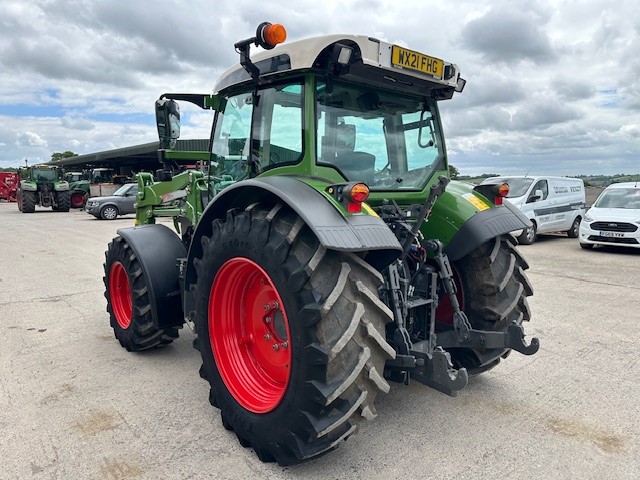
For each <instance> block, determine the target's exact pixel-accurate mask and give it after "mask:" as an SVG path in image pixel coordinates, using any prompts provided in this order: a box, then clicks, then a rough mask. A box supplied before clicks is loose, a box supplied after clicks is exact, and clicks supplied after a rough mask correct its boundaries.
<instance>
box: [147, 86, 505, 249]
mask: <svg viewBox="0 0 640 480" xmlns="http://www.w3.org/2000/svg"><path fill="white" fill-rule="evenodd" d="M289 82H290V83H291V84H292V85H293V87H296V85H298V84H299V85H298V87H296V88H293V87H285V88H282V89H281V90H279V91H277V92H276V93H281V94H283V95H286V93H287V88H288V89H289V90H296V91H298V90H302V91H303V92H304V93H303V94H301V97H302V101H301V102H300V103H301V105H302V108H301V112H302V120H301V123H302V127H303V128H302V131H301V138H300V150H301V151H302V153H301V155H300V156H299V157H298V158H297V159H296V160H297V161H295V162H284V163H286V164H283V165H276V166H274V167H269V168H266V169H264V171H252V170H251V166H250V164H249V162H246V163H247V164H246V165H244V164H242V165H243V166H242V168H240V167H238V164H239V163H240V161H239V160H235V161H230V160H229V157H230V155H227V157H225V155H221V154H219V153H218V154H216V153H210V152H179V151H174V150H170V149H163V150H162V154H163V156H164V158H165V160H167V161H177V162H180V161H181V162H183V163H194V162H196V161H199V162H202V161H204V162H206V163H207V164H208V165H210V167H209V169H208V174H207V173H203V172H201V171H197V170H189V171H186V172H183V173H179V174H177V175H174V176H173V177H172V178H171V179H170V180H166V181H162V182H154V180H153V176H152V175H151V174H149V173H140V174H138V175H137V182H138V184H139V193H138V198H137V202H136V207H137V214H136V224H138V225H144V224H152V223H155V217H173V218H174V223H175V225H176V229H177V230H178V232H179V233H182V234H183V233H184V230H185V228H186V227H187V226H188V225H193V226H195V225H197V224H198V222H199V221H200V218H201V216H202V215H203V212H204V209H205V207H206V206H207V201H206V200H203V199H207V200H208V199H212V201H214V202H215V196H216V195H217V194H218V193H220V192H221V191H222V190H223V189H224V188H226V187H227V186H229V185H232V184H235V183H237V182H238V181H239V182H242V180H243V179H246V178H261V177H269V176H274V175H287V176H295V178H297V179H298V180H299V181H301V182H303V183H305V184H307V185H309V186H310V187H312V188H313V189H315V190H316V191H318V192H320V193H321V194H322V195H323V196H324V197H325V198H326V200H327V202H328V203H329V204H331V205H332V206H333V207H334V208H335V209H336V210H337V211H339V212H340V214H341V215H343V216H344V217H348V216H351V215H365V216H366V215H374V216H375V215H377V214H376V212H375V211H374V210H375V209H376V208H377V207H380V206H381V205H382V204H383V202H396V203H397V204H398V205H399V206H401V207H403V208H408V207H410V206H411V205H421V204H422V203H424V201H425V199H426V198H427V196H428V193H429V190H430V188H431V186H432V185H433V184H434V183H436V182H437V181H438V177H440V176H442V175H445V176H448V165H447V156H446V148H445V146H444V137H443V135H442V133H441V132H442V128H441V125H440V118H439V112H438V108H437V103H436V102H435V101H432V102H430V101H428V100H427V104H426V105H428V108H429V109H430V114H431V118H430V122H427V121H424V122H423V123H424V126H423V127H420V129H419V135H420V134H424V136H425V137H426V136H427V134H428V133H429V131H428V130H427V128H428V129H429V130H430V131H431V138H435V139H436V142H435V143H437V145H438V147H437V149H438V152H437V153H438V154H437V155H435V154H434V155H435V156H434V159H433V160H432V162H431V166H427V167H425V168H424V171H425V172H428V177H423V178H422V180H421V183H420V184H416V185H413V186H412V188H395V184H393V185H390V188H386V189H385V187H384V185H383V186H382V187H376V185H375V184H374V185H371V187H372V188H371V190H372V191H371V194H370V196H369V199H368V201H367V203H368V205H370V206H371V207H373V208H363V209H362V211H361V212H360V213H349V212H348V211H347V209H346V206H345V205H344V204H343V203H342V202H338V201H337V200H336V199H335V198H334V197H333V196H332V195H330V194H329V193H328V192H327V189H328V188H329V187H330V186H331V185H335V184H345V183H347V181H354V180H355V181H357V180H359V179H358V178H348V179H347V180H345V178H344V177H343V175H342V174H341V171H340V170H339V169H336V168H334V167H333V166H331V165H327V164H322V163H321V162H320V161H319V158H318V157H319V155H320V149H319V148H318V147H317V145H318V144H319V143H321V142H322V141H323V139H322V138H320V137H321V135H320V133H319V132H318V126H317V118H318V116H319V113H318V111H317V108H319V107H317V102H318V101H319V100H318V98H319V97H320V93H318V92H323V90H322V89H323V88H324V87H323V86H322V82H323V79H322V78H321V77H318V76H317V75H314V74H306V75H304V76H301V75H300V73H298V75H297V76H292V79H291V80H290V81H289ZM254 88H255V87H254V86H250V89H248V90H247V89H245V90H244V91H245V92H247V93H246V94H244V97H246V100H247V102H256V100H255V95H256V94H255V93H252V92H253V90H254ZM348 88H351V87H350V86H349V85H348V84H346V86H345V90H346V89H348ZM369 91H371V92H375V91H376V90H374V89H369V90H367V92H369ZM241 92H242V90H241ZM283 92H284V93H283ZM252 95H253V98H254V100H251V98H252ZM202 97H205V99H206V100H205V101H204V102H202V101H200V106H201V107H203V106H204V107H205V108H206V107H208V108H210V109H213V110H214V113H216V116H215V119H214V128H213V129H212V132H213V133H212V135H213V138H212V145H213V150H214V151H215V150H216V145H217V144H218V145H219V144H220V143H221V137H216V132H217V131H218V130H220V128H221V126H220V125H218V123H222V122H223V120H222V118H223V115H222V114H223V112H225V107H226V106H227V103H228V101H234V100H235V99H237V98H242V97H243V95H242V94H240V95H239V94H238V89H237V88H236V89H235V90H232V91H231V92H230V93H227V92H225V91H222V92H221V93H219V94H218V95H213V96H204V95H203V96H200V97H199V98H202ZM183 99H184V98H183ZM194 103H195V102H194ZM256 103H257V102H256ZM423 108H425V109H426V108H427V107H426V106H425V107H423ZM216 109H217V110H216ZM415 118H416V119H418V114H415ZM419 122H422V120H421V119H419V120H418V123H419ZM169 123H170V122H169V121H167V124H169ZM414 123H415V122H414ZM361 128H362V127H361ZM159 130H160V128H159ZM167 130H168V129H167ZM178 130H179V128H178ZM423 130H424V133H423V132H422V131H423ZM325 133H326V132H325ZM385 136H386V134H385ZM225 138H226V137H225ZM418 141H420V137H418ZM216 142H218V143H216ZM226 142H227V141H226V140H225V148H226V147H227V145H226ZM167 144H169V142H167ZM228 144H229V151H231V145H232V141H231V140H229V141H228ZM271 148H272V150H274V149H275V148H276V147H271ZM435 148H436V147H433V149H435ZM427 150H428V149H427ZM236 153H237V152H236ZM277 154H282V155H285V156H286V155H290V152H289V151H288V150H286V149H283V148H280V149H279V150H278V151H277ZM225 162H226V163H225ZM229 164H233V165H234V166H233V167H232V168H230V167H229V166H228V165H229ZM377 168H378V167H377V166H376V169H377ZM406 168H408V166H405V169H406ZM378 173H379V172H378ZM378 173H376V175H377V174H378ZM407 173H409V172H407ZM395 175H398V174H397V172H396V173H395V174H394V176H395ZM420 175H423V173H421V174H420ZM386 181H387V182H390V180H386ZM489 208H494V205H493V203H492V202H491V201H490V200H488V199H487V198H485V197H484V196H482V195H481V194H480V193H478V192H476V191H474V190H473V186H472V185H470V184H465V183H462V182H451V183H450V184H449V185H448V187H447V190H446V192H445V193H444V194H443V195H442V196H440V198H439V199H438V200H437V202H436V204H435V206H434V208H433V209H432V212H431V215H430V216H429V218H428V221H427V222H425V223H424V224H423V225H422V227H421V232H422V234H423V235H424V237H425V238H437V239H439V240H440V241H441V242H442V243H443V244H444V246H446V245H447V244H448V243H449V242H450V241H451V239H452V238H453V237H454V235H455V234H456V233H457V232H458V231H459V230H460V228H461V226H462V225H463V224H464V223H465V222H466V221H467V220H468V219H469V218H471V217H472V216H474V215H475V214H476V213H478V212H479V211H482V210H485V209H489ZM412 212H414V215H415V213H417V209H412ZM407 220H409V221H410V220H411V218H408V219H407Z"/></svg>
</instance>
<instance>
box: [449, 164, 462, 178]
mask: <svg viewBox="0 0 640 480" xmlns="http://www.w3.org/2000/svg"><path fill="white" fill-rule="evenodd" d="M449 176H450V177H451V180H457V179H458V177H460V172H459V171H458V169H457V168H456V167H454V166H453V165H449Z"/></svg>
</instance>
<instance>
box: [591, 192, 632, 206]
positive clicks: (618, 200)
mask: <svg viewBox="0 0 640 480" xmlns="http://www.w3.org/2000/svg"><path fill="white" fill-rule="evenodd" d="M594 206H595V207H598V208H627V209H637V210H640V188H612V189H610V190H605V191H604V192H602V195H600V197H599V198H598V200H596V203H595V205H594Z"/></svg>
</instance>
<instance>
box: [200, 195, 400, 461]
mask: <svg viewBox="0 0 640 480" xmlns="http://www.w3.org/2000/svg"><path fill="white" fill-rule="evenodd" d="M201 243H202V248H203V256H202V258H201V259H196V261H195V264H196V268H197V273H198V280H197V289H196V291H197V300H196V310H197V312H196V332H197V334H198V340H199V344H200V352H201V355H202V361H203V365H202V369H201V375H202V377H203V378H205V379H206V380H207V381H208V382H209V384H210V387H211V391H210V396H209V399H210V402H211V404H212V405H213V406H215V407H218V408H220V410H221V416H222V423H223V425H224V427H225V428H226V429H228V430H232V431H234V432H235V434H236V436H237V437H238V440H239V442H240V444H241V445H243V446H245V447H252V448H253V449H254V450H255V452H256V454H257V455H258V457H259V458H260V459H261V460H262V461H274V460H275V461H277V462H278V463H279V464H280V465H293V464H297V463H300V462H302V461H305V460H308V459H311V458H314V457H317V456H318V455H321V454H323V453H326V452H328V451H330V450H333V449H334V448H336V447H337V446H338V444H339V443H341V441H342V440H344V439H346V438H347V437H349V436H350V435H351V434H353V433H354V432H355V431H356V429H357V426H358V424H359V422H360V421H361V419H362V418H367V419H369V418H373V417H374V416H375V409H374V406H373V401H374V399H375V397H376V395H377V394H378V393H379V392H387V391H388V390H389V384H388V383H387V382H386V381H385V380H384V378H383V371H384V365H385V362H386V361H387V359H389V358H392V357H393V356H395V352H394V350H393V349H392V348H391V347H390V346H389V345H388V344H387V342H386V341H385V337H384V334H385V325H386V324H387V323H388V322H390V321H391V312H390V311H389V309H388V308H387V307H386V306H385V305H384V304H383V303H382V302H381V301H380V300H379V299H378V296H377V293H376V292H377V289H378V286H379V285H380V284H381V282H382V277H381V275H380V274H379V272H377V271H376V270H374V269H373V268H372V267H371V266H369V265H368V264H367V263H365V262H364V261H363V260H362V259H360V257H358V256H357V255H355V254H352V253H339V252H336V251H331V250H325V248H324V247H322V246H321V245H320V243H319V241H318V239H317V238H316V237H315V235H314V234H313V233H312V231H311V230H310V229H309V228H308V227H307V226H306V225H305V223H304V222H303V220H302V219H301V218H300V217H298V216H297V215H296V214H295V213H293V212H292V211H290V210H289V209H288V208H286V207H284V206H282V205H281V204H278V205H276V206H275V207H273V208H270V209H268V208H265V207H264V206H260V205H254V206H252V207H249V208H247V209H246V210H244V211H240V210H234V211H230V212H228V215H227V218H226V220H215V221H214V222H213V224H212V234H211V236H206V237H203V238H202V239H201Z"/></svg>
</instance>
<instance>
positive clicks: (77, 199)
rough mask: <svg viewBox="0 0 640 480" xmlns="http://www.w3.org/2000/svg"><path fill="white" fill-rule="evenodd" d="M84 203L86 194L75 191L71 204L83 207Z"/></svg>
mask: <svg viewBox="0 0 640 480" xmlns="http://www.w3.org/2000/svg"><path fill="white" fill-rule="evenodd" d="M83 204H84V195H81V194H79V193H74V194H73V195H71V205H72V206H74V207H81V206H82V205H83Z"/></svg>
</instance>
